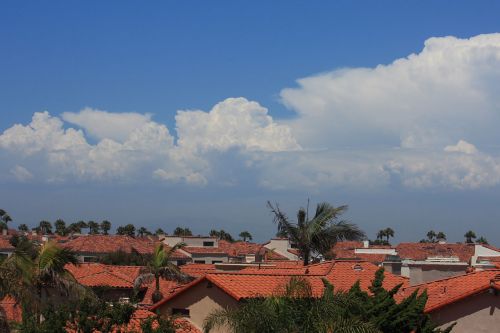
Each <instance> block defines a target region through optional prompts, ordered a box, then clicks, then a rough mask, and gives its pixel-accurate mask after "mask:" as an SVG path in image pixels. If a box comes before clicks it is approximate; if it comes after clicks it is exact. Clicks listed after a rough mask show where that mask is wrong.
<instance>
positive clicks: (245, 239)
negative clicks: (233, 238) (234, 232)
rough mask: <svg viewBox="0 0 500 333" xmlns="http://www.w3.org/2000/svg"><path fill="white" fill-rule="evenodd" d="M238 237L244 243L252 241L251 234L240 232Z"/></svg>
mask: <svg viewBox="0 0 500 333" xmlns="http://www.w3.org/2000/svg"><path fill="white" fill-rule="evenodd" d="M238 236H240V238H242V239H243V241H244V242H246V241H247V239H248V240H252V234H251V233H249V232H248V231H242V232H240V234H239V235H238Z"/></svg>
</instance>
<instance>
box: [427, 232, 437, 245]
mask: <svg viewBox="0 0 500 333" xmlns="http://www.w3.org/2000/svg"><path fill="white" fill-rule="evenodd" d="M435 238H436V232H435V231H434V230H430V231H429V232H428V233H427V239H428V240H429V242H431V243H434V242H435V241H436V240H435Z"/></svg>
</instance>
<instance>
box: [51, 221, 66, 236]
mask: <svg viewBox="0 0 500 333" xmlns="http://www.w3.org/2000/svg"><path fill="white" fill-rule="evenodd" d="M54 227H55V229H56V234H58V235H59V236H66V235H67V234H68V229H67V228H66V222H64V221H63V220H62V219H57V220H56V221H55V222H54Z"/></svg>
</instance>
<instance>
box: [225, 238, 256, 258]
mask: <svg viewBox="0 0 500 333" xmlns="http://www.w3.org/2000/svg"><path fill="white" fill-rule="evenodd" d="M261 247H262V245H261V244H257V243H251V242H243V241H237V242H228V241H225V240H220V241H219V249H222V250H224V251H225V252H226V253H227V254H228V255H229V256H231V257H238V256H244V255H247V254H257V253H259V250H260V248H261Z"/></svg>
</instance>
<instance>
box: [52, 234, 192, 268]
mask: <svg viewBox="0 0 500 333" xmlns="http://www.w3.org/2000/svg"><path fill="white" fill-rule="evenodd" d="M158 243H159V241H157V240H155V239H150V238H147V237H137V238H136V237H131V236H125V235H81V236H78V237H76V238H68V239H62V240H59V241H58V244H59V245H60V246H62V247H65V248H68V249H71V250H72V251H74V252H75V253H76V254H77V256H78V260H79V261H80V262H83V263H86V262H97V261H100V260H101V259H102V258H103V257H105V256H106V255H109V254H111V253H116V252H118V251H123V252H125V253H132V252H137V253H138V254H141V255H149V254H152V253H153V250H154V248H155V246H156V245H157V244H158ZM171 260H172V261H173V262H174V263H175V264H182V263H185V262H187V261H189V260H190V258H189V256H187V255H186V254H184V253H182V252H180V251H176V252H175V254H174V256H173V257H172V258H171Z"/></svg>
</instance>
